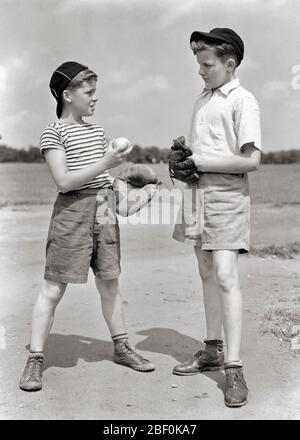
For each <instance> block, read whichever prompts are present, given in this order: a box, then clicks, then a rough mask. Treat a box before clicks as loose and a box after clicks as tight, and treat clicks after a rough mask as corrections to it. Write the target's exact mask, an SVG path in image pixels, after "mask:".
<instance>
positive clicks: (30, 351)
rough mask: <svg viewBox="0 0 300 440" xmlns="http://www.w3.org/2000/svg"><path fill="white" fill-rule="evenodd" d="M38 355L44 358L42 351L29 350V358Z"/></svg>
mask: <svg viewBox="0 0 300 440" xmlns="http://www.w3.org/2000/svg"><path fill="white" fill-rule="evenodd" d="M37 354H38V355H39V356H44V352H43V351H33V350H29V356H35V355H37Z"/></svg>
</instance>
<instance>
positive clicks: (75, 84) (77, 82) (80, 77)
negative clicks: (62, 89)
mask: <svg viewBox="0 0 300 440" xmlns="http://www.w3.org/2000/svg"><path fill="white" fill-rule="evenodd" d="M97 79H98V76H97V75H96V73H95V72H93V71H92V70H90V69H85V70H82V71H81V72H79V73H78V74H77V75H76V76H75V77H74V78H73V79H72V80H71V81H70V82H69V84H68V86H67V87H66V89H68V90H75V89H78V88H79V87H80V86H81V85H82V83H84V82H85V81H86V82H89V81H92V80H95V81H97Z"/></svg>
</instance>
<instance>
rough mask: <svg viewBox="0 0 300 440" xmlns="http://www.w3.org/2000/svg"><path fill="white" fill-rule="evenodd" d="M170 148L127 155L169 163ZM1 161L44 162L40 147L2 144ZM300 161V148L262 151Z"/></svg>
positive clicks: (268, 157) (277, 159) (268, 158)
mask: <svg viewBox="0 0 300 440" xmlns="http://www.w3.org/2000/svg"><path fill="white" fill-rule="evenodd" d="M169 154H170V150H169V149H168V148H158V147H156V146H150V147H141V146H140V145H137V144H135V145H134V146H133V149H132V151H131V152H130V153H129V155H128V156H127V161H129V162H133V163H160V162H163V163H167V162H168V160H169ZM0 162H30V163H33V162H36V163H39V162H44V158H43V157H42V156H41V154H40V149H39V148H38V147H35V146H33V145H30V146H29V148H28V149H16V148H12V147H8V146H6V145H3V144H1V145H0ZM297 162H298V163H299V162H300V150H282V151H276V152H275V151H270V152H268V153H262V163H267V164H288V163H297Z"/></svg>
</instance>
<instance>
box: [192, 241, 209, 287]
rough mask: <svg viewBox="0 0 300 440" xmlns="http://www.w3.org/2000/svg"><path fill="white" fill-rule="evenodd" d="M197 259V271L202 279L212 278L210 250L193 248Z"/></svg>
mask: <svg viewBox="0 0 300 440" xmlns="http://www.w3.org/2000/svg"><path fill="white" fill-rule="evenodd" d="M194 250H195V254H196V257H197V261H198V268H199V273H200V277H201V279H202V281H204V282H205V281H208V280H209V279H211V278H213V265H212V256H211V252H207V251H200V250H198V248H197V247H195V248H194Z"/></svg>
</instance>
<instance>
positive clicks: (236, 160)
mask: <svg viewBox="0 0 300 440" xmlns="http://www.w3.org/2000/svg"><path fill="white" fill-rule="evenodd" d="M241 152H242V155H240V156H232V157H225V158H217V159H202V158H201V155H198V154H195V153H194V154H193V155H192V156H191V157H190V158H191V159H192V160H193V161H194V163H195V165H196V168H197V170H198V171H201V172H202V173H229V174H241V173H247V172H249V171H256V170H257V169H258V167H259V164H260V160H261V152H260V150H258V149H257V148H256V147H255V145H254V142H249V143H247V144H244V145H243V146H242V148H241Z"/></svg>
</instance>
